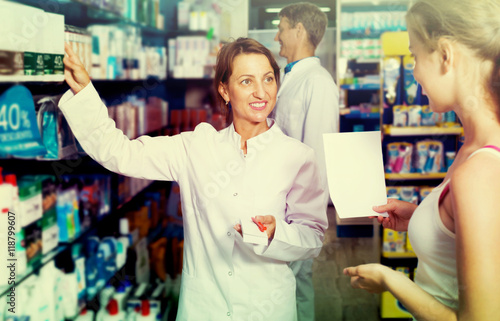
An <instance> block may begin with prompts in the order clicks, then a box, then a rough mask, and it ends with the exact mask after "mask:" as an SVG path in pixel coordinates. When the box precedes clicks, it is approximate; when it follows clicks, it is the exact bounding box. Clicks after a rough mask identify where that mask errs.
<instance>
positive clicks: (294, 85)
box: [273, 57, 339, 321]
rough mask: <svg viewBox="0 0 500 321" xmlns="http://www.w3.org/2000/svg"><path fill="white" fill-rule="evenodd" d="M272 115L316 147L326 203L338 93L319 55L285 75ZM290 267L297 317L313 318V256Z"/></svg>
mask: <svg viewBox="0 0 500 321" xmlns="http://www.w3.org/2000/svg"><path fill="white" fill-rule="evenodd" d="M273 115H274V118H275V119H276V123H277V124H278V125H279V126H280V128H282V130H283V132H284V133H285V134H286V135H288V136H290V137H293V138H296V139H298V140H300V141H302V142H304V143H305V144H307V145H308V146H310V147H312V148H313V149H314V151H315V153H316V156H317V159H318V164H319V167H320V173H321V177H322V182H321V183H322V184H323V186H324V188H325V195H324V200H325V203H324V204H325V206H326V205H327V202H328V201H329V193H328V183H327V179H326V162H325V152H324V146H323V134H324V133H337V132H339V92H338V88H337V86H336V85H335V82H334V81H333V78H332V76H331V75H330V73H329V72H328V71H327V70H326V69H325V68H324V67H322V66H321V64H320V61H319V58H318V57H308V58H304V59H302V60H299V61H298V62H297V63H296V64H295V65H294V66H293V67H292V70H291V71H290V72H288V73H286V74H285V75H284V78H283V81H282V84H281V87H280V89H279V91H278V99H277V103H276V107H275V109H274V111H273ZM290 267H291V268H292V269H293V271H294V274H295V276H296V286H297V310H298V320H299V321H314V319H315V313H314V287H313V282H312V259H309V260H306V261H295V262H291V264H290Z"/></svg>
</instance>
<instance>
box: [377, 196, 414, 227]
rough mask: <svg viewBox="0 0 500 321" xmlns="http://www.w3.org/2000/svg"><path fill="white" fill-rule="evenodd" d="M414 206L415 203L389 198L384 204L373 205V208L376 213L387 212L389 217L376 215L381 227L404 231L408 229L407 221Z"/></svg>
mask: <svg viewBox="0 0 500 321" xmlns="http://www.w3.org/2000/svg"><path fill="white" fill-rule="evenodd" d="M416 208H417V205H415V204H412V203H409V202H405V201H400V200H396V199H393V198H389V199H388V200H387V204H386V205H380V206H374V207H373V210H374V211H375V212H377V213H385V212H387V213H388V214H389V217H383V216H378V217H377V220H378V222H379V223H380V224H382V226H383V227H385V228H389V229H391V230H395V231H402V232H404V231H407V230H408V223H409V222H410V218H411V217H412V215H413V212H414V211H415V209H416Z"/></svg>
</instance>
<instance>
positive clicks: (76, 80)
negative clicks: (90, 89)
mask: <svg viewBox="0 0 500 321" xmlns="http://www.w3.org/2000/svg"><path fill="white" fill-rule="evenodd" d="M64 49H65V51H66V56H65V57H64V60H63V62H64V78H65V79H66V82H67V83H68V85H69V87H70V88H71V89H72V90H73V92H74V93H75V94H77V93H79V92H80V91H81V90H82V89H83V88H85V87H86V86H87V85H88V84H89V83H90V77H89V74H88V73H87V71H86V70H85V67H83V64H82V62H81V61H80V59H79V58H78V56H77V55H76V54H75V52H74V51H73V49H72V48H71V45H69V44H67V43H65V44H64Z"/></svg>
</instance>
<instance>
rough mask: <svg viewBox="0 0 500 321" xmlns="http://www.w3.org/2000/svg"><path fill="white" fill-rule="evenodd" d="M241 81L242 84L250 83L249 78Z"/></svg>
mask: <svg viewBox="0 0 500 321" xmlns="http://www.w3.org/2000/svg"><path fill="white" fill-rule="evenodd" d="M241 83H242V84H243V85H249V84H250V79H244V80H243V81H242V82H241Z"/></svg>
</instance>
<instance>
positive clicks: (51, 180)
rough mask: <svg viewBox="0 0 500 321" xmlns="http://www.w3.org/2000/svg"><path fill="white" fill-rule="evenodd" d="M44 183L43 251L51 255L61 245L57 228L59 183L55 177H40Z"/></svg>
mask: <svg viewBox="0 0 500 321" xmlns="http://www.w3.org/2000/svg"><path fill="white" fill-rule="evenodd" d="M39 178H40V181H41V182H42V206H43V218H42V250H43V254H47V253H49V252H50V251H51V250H53V249H54V248H55V247H56V246H57V244H58V243H59V227H58V226H57V211H56V203H57V183H56V180H55V177H54V176H51V175H42V176H39Z"/></svg>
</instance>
